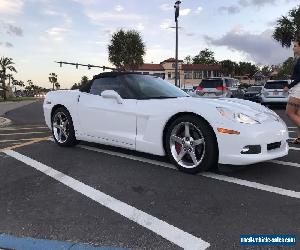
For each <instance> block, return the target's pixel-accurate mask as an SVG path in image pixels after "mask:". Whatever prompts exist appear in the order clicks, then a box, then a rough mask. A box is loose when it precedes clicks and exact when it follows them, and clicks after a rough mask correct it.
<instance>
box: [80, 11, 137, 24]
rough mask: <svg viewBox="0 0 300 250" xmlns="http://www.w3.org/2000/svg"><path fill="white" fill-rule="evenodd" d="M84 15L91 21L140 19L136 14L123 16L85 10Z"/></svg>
mask: <svg viewBox="0 0 300 250" xmlns="http://www.w3.org/2000/svg"><path fill="white" fill-rule="evenodd" d="M86 15H87V16H88V17H89V18H90V19H91V20H92V21H97V22H99V21H115V22H118V21H138V20H141V19H142V17H141V16H139V15H137V14H128V13H127V14H123V13H114V12H100V11H93V10H87V11H86Z"/></svg>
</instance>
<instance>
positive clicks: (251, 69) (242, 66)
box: [235, 62, 259, 78]
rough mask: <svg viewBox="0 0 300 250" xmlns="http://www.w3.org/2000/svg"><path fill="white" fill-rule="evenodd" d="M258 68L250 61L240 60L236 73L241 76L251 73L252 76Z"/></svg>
mask: <svg viewBox="0 0 300 250" xmlns="http://www.w3.org/2000/svg"><path fill="white" fill-rule="evenodd" d="M258 70H259V68H258V67H257V66H256V65H255V64H252V63H250V62H239V64H237V65H236V68H235V73H236V75H240V76H243V75H249V77H250V78H251V77H252V76H253V75H254V74H255V73H256V72H257V71H258Z"/></svg>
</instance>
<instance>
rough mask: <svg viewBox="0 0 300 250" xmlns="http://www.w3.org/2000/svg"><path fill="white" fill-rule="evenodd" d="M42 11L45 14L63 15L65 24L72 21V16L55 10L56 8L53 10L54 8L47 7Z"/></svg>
mask: <svg viewBox="0 0 300 250" xmlns="http://www.w3.org/2000/svg"><path fill="white" fill-rule="evenodd" d="M42 13H43V14H45V15H48V16H55V17H61V18H62V19H63V20H64V22H65V24H71V23H72V18H71V17H70V16H69V15H68V14H66V13H63V12H58V11H55V10H52V9H46V10H44V11H43V12H42Z"/></svg>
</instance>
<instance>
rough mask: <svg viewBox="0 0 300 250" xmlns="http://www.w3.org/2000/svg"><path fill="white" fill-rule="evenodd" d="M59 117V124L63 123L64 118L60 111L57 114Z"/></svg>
mask: <svg viewBox="0 0 300 250" xmlns="http://www.w3.org/2000/svg"><path fill="white" fill-rule="evenodd" d="M57 118H58V121H59V124H62V122H63V120H62V117H61V114H60V113H59V114H58V115H57Z"/></svg>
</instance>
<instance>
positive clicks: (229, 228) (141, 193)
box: [0, 102, 300, 250]
mask: <svg viewBox="0 0 300 250" xmlns="http://www.w3.org/2000/svg"><path fill="white" fill-rule="evenodd" d="M275 111H276V112H277V113H278V114H279V115H280V116H281V117H282V118H283V119H284V120H285V121H286V123H287V125H288V126H289V127H291V128H290V131H291V133H290V137H295V136H296V134H295V131H296V129H295V128H293V127H294V125H293V124H292V123H291V122H290V121H289V120H288V119H287V118H286V117H285V115H284V110H283V109H276V110H275ZM6 117H7V118H9V119H11V120H12V121H13V124H12V125H10V126H9V127H7V128H2V129H0V134H1V135H0V138H1V139H0V149H3V148H8V147H14V146H16V145H17V147H16V148H12V150H13V151H15V152H18V153H20V154H22V155H24V156H27V157H29V158H30V159H34V160H35V161H38V162H40V163H42V164H44V165H46V166H49V167H51V168H53V169H55V170H57V171H59V172H61V174H58V175H67V176H69V177H72V178H74V179H75V180H77V181H80V182H82V183H84V184H86V185H88V186H89V187H91V188H94V189H95V190H98V191H101V192H103V193H104V194H107V195H109V196H110V197H113V198H115V199H117V200H118V201H121V202H124V203H126V204H128V205H130V206H132V207H134V208H136V209H138V210H140V211H143V212H145V213H147V214H148V215H151V216H153V217H155V218H158V219H159V220H161V221H163V222H166V223H168V224H170V225H172V226H174V227H176V228H178V229H180V230H182V231H184V232H185V233H187V234H189V235H193V236H195V237H197V238H200V239H202V240H203V241H206V242H208V243H209V244H210V248H209V249H220V250H221V249H222V250H223V249H299V248H300V241H299V240H300V212H299V211H300V169H299V167H300V157H299V154H300V151H299V150H300V147H299V146H294V145H293V146H292V147H293V148H294V149H291V150H290V152H289V155H288V156H286V157H283V158H281V159H278V160H279V161H281V163H274V162H263V163H259V164H254V165H249V166H244V167H234V166H228V165H227V166H224V165H220V166H219V167H220V172H219V173H218V176H222V177H224V178H225V180H223V181H221V180H216V179H214V178H212V177H213V176H214V175H213V174H212V175H210V173H208V176H203V175H188V174H184V173H182V172H179V171H177V170H175V169H172V168H169V167H168V161H167V159H165V158H164V157H156V156H153V155H148V154H142V153H136V152H133V151H129V150H123V149H118V148H113V147H107V146H101V145H97V144H87V143H85V144H80V145H79V146H77V147H75V148H61V147H59V146H57V145H56V144H55V143H54V142H52V141H49V140H42V141H38V140H37V139H36V138H44V137H47V136H50V135H51V133H50V131H49V130H48V129H47V128H46V127H45V124H44V118H43V113H42V103H41V102H36V103H33V104H29V105H27V106H24V107H23V108H19V109H16V110H13V111H10V112H8V113H6ZM33 142H34V143H33ZM23 143H28V145H20V144H23ZM29 143H31V144H29ZM85 146H88V147H85ZM84 147H85V148H84ZM88 149H91V150H88ZM101 150H104V151H101ZM107 152H109V153H110V154H108V153H107ZM116 153H117V154H119V155H116ZM120 154H124V155H125V157H120ZM128 156H130V157H135V158H136V159H128V158H126V157H128ZM137 159H138V160H137ZM153 160H157V161H158V162H159V164H155V163H154V164H153V163H150V161H153ZM291 162H292V163H296V165H295V164H294V165H293V164H292V165H291V164H289V163H291ZM165 165H166V166H167V167H164V166H165ZM227 177H234V178H235V180H236V179H238V180H242V181H249V182H251V183H254V182H255V183H258V184H264V185H265V186H267V187H268V188H269V187H271V188H270V189H271V190H275V191H274V192H272V191H266V190H265V189H264V186H263V187H262V188H261V189H259V188H255V187H249V186H247V184H240V185H238V184H235V183H233V182H230V181H228V179H229V178H227ZM57 178H58V179H60V178H61V177H60V176H58V177H57ZM226 178H227V179H226ZM62 179H63V177H62ZM245 183H246V182H245ZM276 188H280V190H279V191H278V190H277V189H276ZM276 190H277V191H276ZM282 190H283V191H282ZM292 191H294V193H293V192H292ZM291 194H292V195H291ZM293 194H294V195H296V197H292V196H293ZM136 216H137V215H136ZM0 233H5V234H11V235H15V236H26V237H33V238H39V239H50V240H61V241H72V242H82V243H89V244H93V245H97V246H107V247H122V248H129V249H180V247H179V246H178V245H177V244H175V243H174V242H171V241H170V240H167V239H165V238H164V237H163V236H162V235H161V234H159V233H154V232H153V231H151V230H149V229H147V228H145V227H144V226H142V225H141V224H139V223H136V222H134V220H132V219H129V218H125V217H124V216H122V215H120V214H119V213H117V212H114V211H112V210H111V209H110V208H109V207H106V206H103V205H101V204H99V202H96V201H95V200H92V199H90V198H89V197H87V196H86V195H84V194H83V193H80V192H79V191H75V190H74V189H72V188H70V187H68V186H66V185H64V184H63V183H62V182H60V181H57V180H55V179H53V178H51V177H49V176H47V175H46V174H45V173H42V172H40V171H38V170H36V169H34V168H33V167H30V166H29V165H27V164H25V163H23V162H21V161H19V160H16V159H15V158H13V157H11V156H8V155H7V154H5V153H3V152H2V153H0ZM170 233H171V232H170ZM241 234H292V235H296V237H297V246H296V247H286V248H284V247H264V248H263V247H260V248H259V247H241V246H240V243H239V240H240V235H241ZM0 248H1V245H0Z"/></svg>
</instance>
